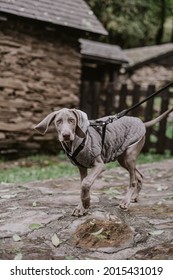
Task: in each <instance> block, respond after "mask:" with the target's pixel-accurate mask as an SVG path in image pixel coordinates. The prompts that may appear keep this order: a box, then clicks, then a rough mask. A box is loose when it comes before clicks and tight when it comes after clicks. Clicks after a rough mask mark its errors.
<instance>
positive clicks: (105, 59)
mask: <svg viewBox="0 0 173 280" xmlns="http://www.w3.org/2000/svg"><path fill="white" fill-rule="evenodd" d="M81 55H82V58H83V59H90V60H95V61H100V62H104V63H105V62H107V63H111V64H120V65H122V64H128V61H127V60H123V59H109V58H104V57H99V56H94V55H86V54H82V53H81Z"/></svg>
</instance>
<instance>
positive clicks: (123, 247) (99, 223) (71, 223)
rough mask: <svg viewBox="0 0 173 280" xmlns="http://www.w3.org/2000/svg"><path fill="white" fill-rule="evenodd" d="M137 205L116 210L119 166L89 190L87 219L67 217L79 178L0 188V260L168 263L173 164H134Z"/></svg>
mask: <svg viewBox="0 0 173 280" xmlns="http://www.w3.org/2000/svg"><path fill="white" fill-rule="evenodd" d="M140 170H141V171H142V172H143V174H144V177H145V179H144V185H143V189H142V191H141V194H140V199H139V202H138V203H135V204H131V206H130V208H129V210H128V211H124V210H121V209H119V207H118V203H119V200H120V199H121V198H122V196H123V194H124V192H125V189H126V187H127V183H128V174H127V173H126V171H124V170H123V169H122V168H115V169H111V170H109V171H106V172H104V173H103V174H102V176H101V177H100V178H99V179H98V180H97V181H96V182H95V184H94V186H93V187H92V191H91V194H92V203H91V209H90V210H89V212H88V213H87V215H85V216H83V217H80V218H76V217H73V216H71V213H72V210H73V208H74V207H75V206H76V205H77V204H78V201H79V196H80V188H79V177H73V178H66V179H57V180H48V181H40V182H39V181H37V182H31V183H25V184H23V183H21V184H15V185H12V184H1V185H0V259H14V258H15V259H173V161H172V160H167V161H162V162H159V163H154V164H145V165H141V166H140Z"/></svg>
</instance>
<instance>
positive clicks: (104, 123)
mask: <svg viewBox="0 0 173 280" xmlns="http://www.w3.org/2000/svg"><path fill="white" fill-rule="evenodd" d="M172 85H173V82H171V83H169V84H167V85H166V86H165V87H163V88H160V89H159V90H157V91H155V92H154V93H152V94H151V95H149V96H148V97H147V98H145V99H143V100H142V101H140V102H138V103H136V104H134V105H133V106H132V107H130V108H128V109H125V110H123V111H121V112H120V113H118V114H116V115H114V116H112V117H109V118H108V119H107V120H106V121H102V120H96V121H90V125H91V126H93V127H99V126H101V127H102V148H103V145H104V139H105V134H106V126H107V124H109V123H112V122H113V121H115V120H117V119H120V118H122V117H124V116H125V115H127V114H128V113H129V112H130V111H132V110H133V109H135V108H137V107H139V106H140V105H141V104H143V103H144V102H147V101H148V100H149V99H151V98H153V97H154V96H156V95H158V94H159V93H160V92H162V91H164V90H165V89H167V88H168V87H170V86H172Z"/></svg>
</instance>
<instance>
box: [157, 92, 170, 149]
mask: <svg viewBox="0 0 173 280" xmlns="http://www.w3.org/2000/svg"><path fill="white" fill-rule="evenodd" d="M168 105H169V91H168V90H166V91H164V92H162V104H161V111H160V115H161V114H162V113H164V112H165V111H166V110H168ZM166 124H167V120H166V118H165V119H163V120H162V121H161V122H160V123H159V130H158V138H157V153H158V154H164V152H165V147H166Z"/></svg>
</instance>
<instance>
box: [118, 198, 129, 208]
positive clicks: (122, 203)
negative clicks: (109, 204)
mask: <svg viewBox="0 0 173 280" xmlns="http://www.w3.org/2000/svg"><path fill="white" fill-rule="evenodd" d="M128 206H129V203H127V201H124V200H122V201H121V202H120V204H119V207H120V208H121V209H124V210H127V209H128Z"/></svg>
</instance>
